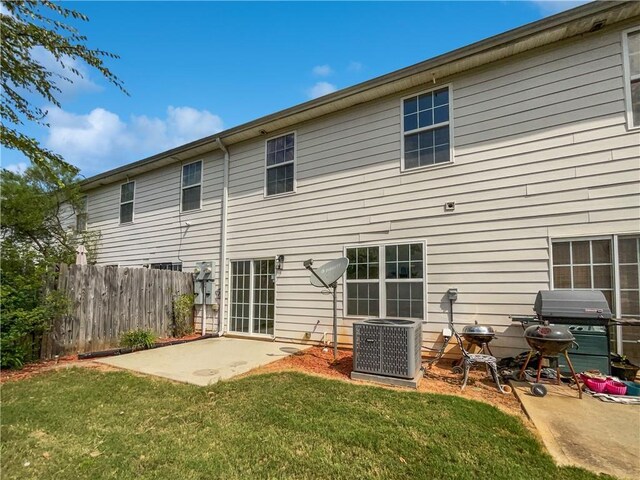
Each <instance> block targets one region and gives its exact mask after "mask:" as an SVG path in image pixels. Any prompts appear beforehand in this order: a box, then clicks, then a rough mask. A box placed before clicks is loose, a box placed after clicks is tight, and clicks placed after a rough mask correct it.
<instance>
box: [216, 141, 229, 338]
mask: <svg viewBox="0 0 640 480" xmlns="http://www.w3.org/2000/svg"><path fill="white" fill-rule="evenodd" d="M216 141H217V142H218V145H220V150H222V151H223V152H224V173H223V181H222V183H223V187H222V204H221V205H220V209H221V214H222V225H221V228H220V265H218V275H219V276H220V304H219V307H218V336H222V335H224V319H225V309H226V303H225V301H224V299H225V294H226V291H227V288H226V282H225V278H226V277H225V273H226V267H227V202H228V199H229V162H230V159H229V150H227V147H225V145H224V143H222V139H221V138H220V137H218V138H217V139H216Z"/></svg>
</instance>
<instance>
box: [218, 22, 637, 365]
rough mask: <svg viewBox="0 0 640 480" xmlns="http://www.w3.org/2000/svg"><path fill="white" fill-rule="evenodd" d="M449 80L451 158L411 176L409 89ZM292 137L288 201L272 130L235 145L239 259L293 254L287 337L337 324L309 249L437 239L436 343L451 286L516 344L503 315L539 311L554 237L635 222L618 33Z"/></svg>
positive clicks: (287, 275)
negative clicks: (270, 189) (268, 176)
mask: <svg viewBox="0 0 640 480" xmlns="http://www.w3.org/2000/svg"><path fill="white" fill-rule="evenodd" d="M620 30H621V29H620ZM443 84H451V85H452V94H453V112H454V116H453V122H452V123H453V124H454V137H455V138H454V144H455V163H454V164H453V165H443V166H437V167H433V168H427V169H423V170H416V171H408V172H404V173H401V172H400V138H401V133H400V98H401V97H403V96H406V95H408V94H411V93H414V92H419V91H422V90H428V89H432V88H434V87H435V86H438V85H443ZM277 133H278V132H270V134H269V136H272V134H273V135H276V134H277ZM282 133H285V132H282ZM296 142H297V160H296V162H297V165H296V166H297V193H296V194H294V195H289V196H283V197H279V198H264V197H263V187H264V150H265V142H264V139H255V140H252V141H248V142H245V143H243V144H239V145H232V146H231V148H230V152H231V169H230V202H229V213H228V215H229V217H228V218H229V226H228V253H229V258H230V259H231V260H232V259H247V258H266V257H270V258H271V257H274V256H275V255H279V254H282V255H285V264H284V270H283V271H282V272H281V273H279V275H278V279H277V286H276V327H275V328H276V332H275V336H276V338H278V339H281V340H284V339H290V340H294V341H300V340H302V339H303V338H304V336H305V334H308V335H310V338H311V339H312V340H320V339H321V338H322V334H323V333H325V332H327V333H328V332H330V331H331V315H332V310H331V308H332V306H331V299H330V298H331V297H330V296H328V295H322V294H321V293H320V290H319V289H316V288H314V287H312V286H311V285H309V281H308V272H307V271H306V270H305V269H304V268H303V267H302V262H303V261H304V260H306V259H308V258H313V259H314V262H315V264H316V265H320V264H322V263H324V262H325V261H328V260H330V259H333V258H335V257H338V256H342V255H343V254H344V247H345V246H353V245H358V244H361V243H377V242H379V243H387V242H390V243H393V242H394V241H406V240H409V239H418V240H425V241H426V242H427V248H426V253H427V266H426V268H427V272H428V275H427V294H428V311H427V318H426V320H427V322H426V324H425V326H424V331H425V342H426V344H427V345H433V343H434V341H437V340H438V338H439V337H440V332H441V331H442V328H443V327H444V326H446V323H447V315H448V302H447V301H445V298H446V296H445V294H446V290H447V289H448V288H450V287H457V288H458V290H459V299H458V301H457V302H456V304H455V307H454V312H455V320H456V323H457V324H466V323H473V321H475V320H477V321H478V322H479V323H486V324H491V325H494V326H497V329H498V332H499V335H500V337H499V339H497V340H496V341H495V349H494V350H495V353H496V354H497V355H499V356H502V355H505V354H508V353H514V352H515V351H519V350H521V349H522V348H524V343H523V342H522V339H521V337H522V330H521V328H520V326H519V325H516V326H514V325H512V324H511V321H510V319H509V317H508V315H509V314H531V313H532V305H533V300H534V298H535V294H536V292H537V291H538V290H540V289H546V288H549V286H550V284H549V281H550V279H549V266H550V259H549V245H550V238H555V237H561V236H583V235H591V234H612V233H623V232H638V230H639V225H638V218H639V217H640V209H639V208H638V206H639V205H640V196H639V180H640V178H639V176H640V173H639V172H640V169H639V160H640V148H639V136H638V132H637V131H636V132H628V131H627V129H626V126H625V114H624V89H623V76H622V57H621V34H620V31H619V30H616V31H612V32H601V33H600V34H596V35H592V36H589V37H585V38H583V39H581V40H579V41H573V42H565V43H563V44H561V45H556V46H554V47H553V48H546V49H541V50H539V51H536V52H534V53H529V54H526V55H521V56H519V57H515V58H512V59H509V60H507V61H503V62H500V63H495V64H492V65H490V66H487V67H485V68H483V69H477V70H474V71H470V72H468V73H467V74H464V75H459V76H456V77H453V78H448V79H442V81H441V82H438V84H436V85H433V84H431V83H430V82H429V83H425V86H424V88H421V89H414V90H410V91H407V92H404V93H403V94H402V95H397V96H393V97H389V98H383V99H380V100H378V101H375V102H371V103H368V104H363V105H361V106H358V107H355V108H351V109H349V110H347V111H344V112H341V113H338V114H334V115H331V116H327V117H323V118H320V119H317V120H314V121H311V122H308V123H305V124H301V125H299V126H298V127H297V128H296ZM448 201H455V202H456V209H455V211H454V212H445V211H444V204H445V202H448ZM227 285H228V283H227ZM340 288H341V289H342V285H341V286H340ZM227 312H228V309H227ZM338 317H339V325H340V329H339V335H340V338H339V340H340V341H341V342H343V343H350V342H351V325H352V320H353V319H348V318H344V319H343V318H342V317H343V311H342V292H340V301H339V304H338ZM440 338H441V337H440ZM492 345H493V344H492Z"/></svg>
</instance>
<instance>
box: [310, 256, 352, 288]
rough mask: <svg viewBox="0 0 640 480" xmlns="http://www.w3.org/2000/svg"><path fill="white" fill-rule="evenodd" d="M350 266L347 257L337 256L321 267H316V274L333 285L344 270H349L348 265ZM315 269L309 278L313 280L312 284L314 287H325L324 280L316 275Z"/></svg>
mask: <svg viewBox="0 0 640 480" xmlns="http://www.w3.org/2000/svg"><path fill="white" fill-rule="evenodd" d="M348 266H349V259H348V258H346V257H341V258H336V259H335V260H331V261H330V262H329V263H325V264H324V265H322V266H321V267H319V268H316V269H314V271H315V273H316V275H318V277H320V278H321V279H322V280H323V281H324V283H326V284H327V285H331V284H332V283H334V282H335V281H337V280H338V279H339V278H340V277H341V276H342V275H344V272H346V271H347V267H348ZM314 271H312V272H310V274H309V280H311V285H313V286H314V287H324V285H323V284H322V282H321V281H320V280H319V279H318V278H317V277H316V275H314V274H313V273H314Z"/></svg>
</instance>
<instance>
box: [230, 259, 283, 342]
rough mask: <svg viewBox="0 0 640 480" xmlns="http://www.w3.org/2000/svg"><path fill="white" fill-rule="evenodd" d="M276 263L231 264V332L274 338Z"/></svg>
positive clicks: (243, 261) (251, 262)
mask: <svg viewBox="0 0 640 480" xmlns="http://www.w3.org/2000/svg"><path fill="white" fill-rule="evenodd" d="M275 273H276V270H275V260H273V259H268V260H239V261H232V262H231V309H230V317H229V331H231V332H235V333H246V334H255V335H271V336H273V328H274V320H275Z"/></svg>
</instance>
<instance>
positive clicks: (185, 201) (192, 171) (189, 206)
mask: <svg viewBox="0 0 640 480" xmlns="http://www.w3.org/2000/svg"><path fill="white" fill-rule="evenodd" d="M201 202H202V160H198V161H197V162H193V163H189V164H188V165H183V167H182V199H181V208H182V211H183V212H188V211H189V210H198V209H199V208H200V204H201Z"/></svg>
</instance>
